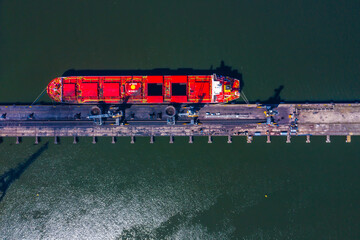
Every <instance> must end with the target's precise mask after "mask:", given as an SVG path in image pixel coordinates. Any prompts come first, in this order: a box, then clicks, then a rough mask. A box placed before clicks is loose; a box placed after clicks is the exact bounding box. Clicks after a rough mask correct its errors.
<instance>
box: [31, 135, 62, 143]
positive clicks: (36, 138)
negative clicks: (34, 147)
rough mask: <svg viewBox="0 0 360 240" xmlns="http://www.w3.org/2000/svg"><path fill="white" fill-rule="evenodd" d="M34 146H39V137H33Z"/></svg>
mask: <svg viewBox="0 0 360 240" xmlns="http://www.w3.org/2000/svg"><path fill="white" fill-rule="evenodd" d="M35 144H39V137H38V136H35ZM55 144H57V143H55Z"/></svg>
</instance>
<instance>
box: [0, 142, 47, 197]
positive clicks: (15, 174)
mask: <svg viewBox="0 0 360 240" xmlns="http://www.w3.org/2000/svg"><path fill="white" fill-rule="evenodd" d="M48 144H49V142H47V143H45V144H44V145H43V146H42V147H41V148H39V149H38V150H37V151H36V152H35V153H34V154H33V155H31V156H30V157H29V158H28V159H27V160H26V161H25V162H23V163H20V164H19V165H18V166H17V167H16V168H12V169H10V170H8V171H7V172H5V173H3V174H2V175H1V176H0V202H1V201H2V200H3V199H4V197H5V195H6V192H7V190H8V189H9V187H10V186H11V184H12V183H13V182H14V181H15V180H16V179H19V178H20V176H21V174H23V173H24V171H25V170H26V169H27V168H28V167H29V166H30V165H31V164H32V163H33V162H34V161H35V160H36V159H37V158H38V157H39V156H40V155H41V154H42V153H43V152H44V151H45V150H46V149H47V148H48Z"/></svg>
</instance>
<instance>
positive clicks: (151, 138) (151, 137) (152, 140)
mask: <svg viewBox="0 0 360 240" xmlns="http://www.w3.org/2000/svg"><path fill="white" fill-rule="evenodd" d="M150 143H154V136H153V135H151V136H150Z"/></svg>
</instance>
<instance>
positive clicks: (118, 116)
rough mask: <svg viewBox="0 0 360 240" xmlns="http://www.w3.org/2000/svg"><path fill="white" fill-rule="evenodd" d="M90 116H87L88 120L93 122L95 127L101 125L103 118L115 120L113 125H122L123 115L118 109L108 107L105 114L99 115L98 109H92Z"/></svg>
mask: <svg viewBox="0 0 360 240" xmlns="http://www.w3.org/2000/svg"><path fill="white" fill-rule="evenodd" d="M91 114H92V115H89V116H87V118H88V119H92V120H94V122H95V124H97V125H103V124H104V121H103V118H113V119H115V125H120V124H124V122H123V121H121V120H123V117H124V113H123V111H122V110H120V109H119V108H118V107H110V108H109V110H108V111H107V113H104V114H101V110H100V108H98V107H94V108H93V109H92V110H91Z"/></svg>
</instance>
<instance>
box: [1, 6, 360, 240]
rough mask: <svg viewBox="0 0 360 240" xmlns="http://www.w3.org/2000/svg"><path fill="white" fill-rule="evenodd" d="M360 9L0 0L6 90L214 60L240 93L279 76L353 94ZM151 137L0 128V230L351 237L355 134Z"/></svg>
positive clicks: (290, 85) (24, 234) (307, 88)
mask: <svg viewBox="0 0 360 240" xmlns="http://www.w3.org/2000/svg"><path fill="white" fill-rule="evenodd" d="M359 12H360V4H359V2H358V1H347V2H344V3H343V2H341V1H318V2H315V3H314V1H298V2H293V3H289V1H277V2H276V3H275V2H271V1H251V2H240V1H226V2H225V3H223V2H220V1H213V0H210V1H110V0H109V1H49V0H48V1H35V0H33V1H20V0H19V1H17V0H12V1H10V0H2V1H0V102H1V103H8V102H32V101H33V100H34V99H35V98H36V96H37V95H38V94H39V93H40V92H41V91H42V90H43V88H44V87H45V86H46V85H47V83H48V82H49V81H50V80H51V79H52V78H55V77H58V76H61V75H62V74H63V73H64V72H65V71H67V70H70V69H76V70H79V69H92V70H94V69H95V70H97V69H100V70H102V69H109V70H123V69H126V70H128V69H132V70H136V69H153V68H171V69H177V68H194V69H210V68H211V67H213V68H216V67H218V66H219V65H220V62H221V61H224V62H225V64H226V65H227V66H230V67H232V68H233V69H235V70H237V71H238V72H241V73H242V74H243V81H244V91H245V93H246V95H247V97H248V98H249V99H250V101H257V100H260V101H265V100H267V99H269V98H270V97H272V96H273V95H274V89H276V88H278V87H279V86H283V90H282V91H281V93H280V96H281V99H283V100H286V101H289V102H291V101H331V100H333V101H351V100H357V99H358V98H359V97H358V93H359V90H360V81H359V79H360V68H359V67H360V60H359V59H360V43H359V41H358V39H359V37H360V14H359ZM42 100H44V101H50V99H49V98H47V97H44V98H43V99H42ZM155 140H156V142H155V143H154V144H149V139H148V138H138V139H137V142H136V144H134V145H133V144H130V139H128V138H120V139H118V141H117V143H116V144H115V145H113V144H111V143H110V142H111V139H109V138H100V139H99V142H98V143H97V144H95V145H93V144H91V139H90V138H89V139H87V138H82V139H80V142H79V144H77V145H73V144H72V139H70V138H69V139H67V138H62V139H60V144H58V145H54V144H53V139H52V138H44V139H42V141H41V142H40V144H39V145H37V146H36V145H33V143H34V139H33V138H25V139H23V142H22V143H21V144H20V145H15V139H14V138H3V139H2V140H1V143H0V176H1V177H6V176H7V177H8V178H7V179H9V177H10V181H8V182H7V183H8V184H6V185H4V184H3V185H1V186H2V189H0V190H2V191H4V190H5V194H2V197H1V201H0V239H359V237H360V230H359V229H360V226H359V225H360V224H359V219H360V209H359V201H360V189H359V186H360V176H359V167H360V159H359V154H360V149H359V147H358V144H359V143H360V139H359V138H358V137H354V138H353V141H352V143H351V144H345V138H344V137H333V138H332V143H331V144H325V138H324V137H314V138H312V142H311V144H305V138H304V137H297V138H293V139H292V143H291V144H285V138H282V137H278V138H273V139H272V143H271V144H266V143H265V142H266V139H265V138H262V137H259V138H255V141H254V143H252V144H246V143H245V139H244V138H241V137H239V138H234V140H233V143H232V144H227V143H226V138H215V139H214V143H213V144H207V139H206V138H195V139H194V144H188V143H187V141H188V139H185V138H181V137H179V138H175V142H174V144H169V143H168V140H169V139H167V138H156V139H155ZM47 142H49V144H48V145H47V148H46V147H43V146H45V144H46V143H47ZM11 169H13V171H11ZM265 195H267V197H265Z"/></svg>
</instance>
